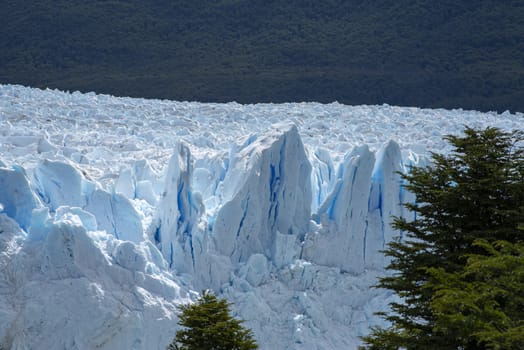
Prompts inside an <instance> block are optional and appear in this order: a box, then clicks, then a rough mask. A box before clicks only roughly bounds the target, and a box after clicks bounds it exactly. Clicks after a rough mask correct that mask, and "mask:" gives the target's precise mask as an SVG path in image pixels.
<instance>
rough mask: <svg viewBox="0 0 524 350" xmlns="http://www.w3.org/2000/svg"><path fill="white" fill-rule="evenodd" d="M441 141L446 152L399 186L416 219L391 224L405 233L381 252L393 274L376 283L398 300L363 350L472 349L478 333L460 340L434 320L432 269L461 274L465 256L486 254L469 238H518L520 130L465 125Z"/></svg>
mask: <svg viewBox="0 0 524 350" xmlns="http://www.w3.org/2000/svg"><path fill="white" fill-rule="evenodd" d="M447 139H448V141H449V142H450V143H451V144H452V146H453V152H451V154H450V155H448V156H444V155H440V154H433V164H432V166H430V167H425V168H418V167H415V168H413V169H411V172H410V173H409V174H407V175H403V177H404V179H405V180H406V181H407V185H406V186H405V187H406V189H407V190H409V191H411V192H412V193H414V194H415V195H416V203H409V204H407V205H406V207H407V208H409V209H410V210H412V211H414V212H415V213H416V220H414V221H407V220H405V219H402V218H396V220H395V221H394V227H395V228H396V229H398V230H400V231H401V232H404V237H403V239H402V240H401V241H396V242H392V243H390V244H389V246H388V249H387V250H386V251H385V254H386V255H388V256H390V257H391V263H390V264H389V266H388V267H387V268H388V269H389V270H391V271H392V272H393V274H392V275H390V276H387V277H384V278H382V279H381V280H380V282H379V285H378V286H379V287H382V288H386V289H390V290H392V291H393V292H395V293H396V294H397V295H398V296H399V297H400V298H401V299H402V301H401V302H398V303H392V304H391V312H389V313H384V314H383V317H384V318H385V319H386V320H387V321H389V322H390V323H391V326H390V327H389V328H388V329H380V328H376V329H374V330H373V331H372V334H371V335H370V336H368V337H365V338H364V342H365V343H366V346H365V347H364V348H368V349H398V348H405V349H408V350H409V349H456V348H457V347H459V346H462V348H463V349H477V348H478V347H477V345H478V342H479V341H480V338H478V337H476V336H473V335H472V336H471V337H472V338H471V337H470V338H468V339H465V338H464V337H463V336H462V335H461V334H458V333H457V332H455V331H454V330H453V329H452V328H448V327H445V322H443V321H442V319H440V317H441V313H440V312H437V311H436V309H435V306H436V305H437V304H435V303H434V298H435V296H436V293H437V291H438V290H439V285H438V283H436V284H435V277H436V275H435V273H436V271H440V273H442V274H443V273H447V274H459V275H460V274H462V273H464V268H465V266H466V263H467V261H468V259H467V257H468V256H477V255H486V246H485V245H479V244H478V243H475V242H478V240H479V239H481V240H483V241H482V242H487V244H491V243H492V242H495V241H499V240H503V241H507V242H509V243H518V242H521V241H522V240H523V232H522V231H520V230H519V229H518V226H519V223H520V222H522V218H524V181H523V179H524V149H523V147H522V142H523V140H524V138H523V135H522V133H519V132H514V133H505V132H502V131H500V130H498V129H494V128H487V129H485V130H474V129H470V128H466V130H465V135H464V136H463V137H457V136H448V137H447ZM434 267H439V268H440V270H434V269H432V268H434ZM481 348H482V347H481Z"/></svg>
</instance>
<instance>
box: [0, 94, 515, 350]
mask: <svg viewBox="0 0 524 350" xmlns="http://www.w3.org/2000/svg"><path fill="white" fill-rule="evenodd" d="M464 125H468V126H471V127H482V126H495V127H499V128H502V129H505V130H513V129H523V128H524V115H523V114H521V113H517V114H510V113H508V112H506V113H502V114H497V113H480V112H474V111H463V110H453V111H448V110H423V109H417V108H406V107H392V106H388V105H383V106H354V107H351V106H345V105H341V104H338V103H332V104H328V105H325V104H315V103H292V104H259V105H239V104H236V103H228V104H203V103H195V102H174V101H165V100H145V99H130V98H116V97H111V96H105V95H95V94H93V93H90V94H81V93H78V92H74V93H65V92H60V91H53V90H45V91H44V90H37V89H30V88H25V87H21V86H12V85H3V86H0V320H1V321H0V348H2V349H16V350H27V349H133V350H142V349H143V350H146V349H148V350H149V349H165V348H166V346H167V345H168V344H169V343H170V342H171V341H172V339H173V338H174V335H175V332H176V330H177V327H178V326H177V305H178V304H180V303H186V302H189V301H191V300H194V298H195V295H196V293H197V292H198V291H201V290H203V289H211V290H213V291H214V292H215V293H217V294H218V295H220V296H222V297H226V298H227V299H228V300H229V301H231V302H234V306H233V309H234V313H235V315H236V316H238V317H240V318H242V319H244V320H246V323H245V325H246V326H247V327H250V328H252V330H253V331H254V334H255V337H256V339H257V340H258V342H259V345H260V348H261V349H355V348H356V347H357V346H358V344H359V337H360V336H362V335H365V334H367V333H368V331H369V328H370V327H371V326H373V325H377V324H380V322H382V321H381V319H379V318H378V317H377V316H375V315H374V312H377V311H380V310H384V309H386V308H387V305H388V303H389V302H390V301H392V300H393V298H394V296H392V295H390V294H388V292H386V291H382V290H378V289H374V288H371V286H372V285H373V284H374V283H375V282H376V278H377V276H380V275H383V274H384V270H383V268H384V266H385V264H387V260H386V258H385V257H384V256H383V255H382V254H381V253H380V250H381V249H383V248H384V247H385V245H386V244H387V243H388V242H389V241H391V240H394V239H401V235H402V233H401V232H396V231H394V230H393V229H392V228H391V227H390V222H391V220H392V219H391V218H392V216H404V217H407V218H409V217H410V215H411V214H410V213H409V212H407V211H406V210H405V209H404V208H403V206H402V203H406V202H410V201H414V200H415V198H413V196H412V195H411V194H410V193H408V192H406V191H404V190H403V187H402V183H401V179H400V177H399V175H398V172H402V171H407V169H409V166H411V165H424V164H427V159H428V155H429V152H431V151H434V152H447V151H448V149H447V147H448V146H447V145H446V143H445V141H443V140H442V136H443V135H445V134H459V133H460V132H461V130H462V129H463V127H464Z"/></svg>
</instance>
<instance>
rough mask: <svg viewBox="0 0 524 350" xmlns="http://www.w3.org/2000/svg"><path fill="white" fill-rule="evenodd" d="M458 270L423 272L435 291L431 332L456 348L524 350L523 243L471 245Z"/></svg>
mask: <svg viewBox="0 0 524 350" xmlns="http://www.w3.org/2000/svg"><path fill="white" fill-rule="evenodd" d="M475 245H476V246H477V247H480V248H482V249H483V250H485V254H486V255H484V254H470V255H468V261H467V263H466V266H465V267H464V269H463V270H461V271H458V272H454V273H449V272H446V271H445V270H444V269H442V268H430V269H428V273H429V275H430V276H431V277H432V280H431V281H430V283H429V287H431V288H432V289H433V290H435V295H434V296H433V299H432V301H431V310H432V312H433V313H434V314H435V315H436V318H435V325H434V328H435V329H436V330H437V331H439V332H442V333H451V334H453V336H454V338H456V339H458V340H459V342H460V343H461V344H468V343H473V344H477V345H479V346H481V347H482V348H485V349H524V294H523V291H524V244H523V243H516V244H512V243H509V242H506V241H497V242H494V243H489V242H487V241H485V240H479V241H477V242H475Z"/></svg>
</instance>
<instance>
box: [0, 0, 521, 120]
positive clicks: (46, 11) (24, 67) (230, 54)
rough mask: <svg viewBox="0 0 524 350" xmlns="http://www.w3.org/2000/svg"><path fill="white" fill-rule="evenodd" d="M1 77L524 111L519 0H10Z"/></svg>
mask: <svg viewBox="0 0 524 350" xmlns="http://www.w3.org/2000/svg"><path fill="white" fill-rule="evenodd" d="M0 13H1V14H2V17H3V19H2V21H0V33H1V34H2V35H0V82H1V83H19V84H26V85H32V86H35V87H53V88H55V87H56V88H60V89H69V90H81V91H91V90H94V91H96V92H99V93H110V94H115V95H127V96H140V97H154V98H169V99H177V100H198V101H215V102H225V101H232V100H235V101H237V102H242V103H254V102H286V101H319V102H332V101H334V100H338V101H339V102H343V103H346V104H382V103H388V104H394V105H412V106H421V107H446V108H456V107H462V108H467V109H478V110H498V111H504V110H506V109H509V110H513V111H524V102H523V101H524V88H523V87H524V20H523V18H524V3H523V2H522V1H518V0H504V1H496V0H468V1H451V0H443V1H438V2H435V1H430V0H414V1H413V0H412V1H408V0H398V1H383V0H374V1H356V0H323V1H310V0H300V1H299V0H290V1H271V0H208V1H180V0H174V1H173V0H169V1H168V0H153V1H139V0H130V1H87V2H86V1H80V0H67V1H65V0H53V1H50V0H43V1H32V2H27V1H9V2H8V1H4V2H1V3H0Z"/></svg>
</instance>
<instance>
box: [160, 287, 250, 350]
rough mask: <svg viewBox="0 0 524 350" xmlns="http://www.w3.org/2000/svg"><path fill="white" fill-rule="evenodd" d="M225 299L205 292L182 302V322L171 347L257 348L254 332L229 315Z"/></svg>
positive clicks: (188, 349) (187, 349)
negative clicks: (195, 299)
mask: <svg viewBox="0 0 524 350" xmlns="http://www.w3.org/2000/svg"><path fill="white" fill-rule="evenodd" d="M230 305H231V304H229V303H228V302H227V301H226V300H225V299H218V298H217V297H216V296H215V295H213V294H210V293H208V292H203V293H202V296H201V297H199V298H198V300H197V302H196V303H195V304H188V305H182V306H180V311H181V313H180V314H179V318H180V321H179V325H181V326H182V327H184V329H182V330H179V331H178V332H177V333H176V337H175V340H173V342H172V343H171V344H170V345H169V347H168V350H250V349H257V348H258V346H257V343H256V341H255V340H254V339H253V333H252V332H251V330H249V329H245V328H244V327H243V326H242V322H243V321H240V320H237V319H235V318H233V317H232V316H231V315H230V310H229V307H230Z"/></svg>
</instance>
